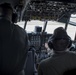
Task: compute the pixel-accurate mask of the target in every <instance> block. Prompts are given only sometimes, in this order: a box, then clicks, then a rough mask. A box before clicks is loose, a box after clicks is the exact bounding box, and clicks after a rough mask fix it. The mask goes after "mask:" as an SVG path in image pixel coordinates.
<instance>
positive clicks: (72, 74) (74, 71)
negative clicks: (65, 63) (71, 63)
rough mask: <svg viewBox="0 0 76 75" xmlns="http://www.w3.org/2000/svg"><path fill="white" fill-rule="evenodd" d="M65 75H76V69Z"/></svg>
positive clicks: (68, 71)
mask: <svg viewBox="0 0 76 75" xmlns="http://www.w3.org/2000/svg"><path fill="white" fill-rule="evenodd" d="M63 75H76V68H75V69H71V70H67V71H65V72H64V73H63Z"/></svg>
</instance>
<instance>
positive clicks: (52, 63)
mask: <svg viewBox="0 0 76 75" xmlns="http://www.w3.org/2000/svg"><path fill="white" fill-rule="evenodd" d="M71 44H72V41H71V38H70V37H69V36H68V34H67V32H66V31H65V29H64V28H63V27H58V28H56V29H55V30H54V33H53V35H52V36H51V37H50V39H49V41H48V45H49V48H50V49H53V55H52V56H51V57H49V58H47V59H44V60H42V61H41V62H40V63H39V66H38V75H63V73H64V72H65V71H66V70H70V69H74V68H76V54H75V53H73V52H70V51H68V50H67V49H68V48H69V47H70V46H71Z"/></svg>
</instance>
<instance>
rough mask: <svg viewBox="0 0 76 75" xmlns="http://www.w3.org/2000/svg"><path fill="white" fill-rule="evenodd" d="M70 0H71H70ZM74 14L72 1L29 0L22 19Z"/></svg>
mask: <svg viewBox="0 0 76 75" xmlns="http://www.w3.org/2000/svg"><path fill="white" fill-rule="evenodd" d="M71 1H72V0H71ZM71 14H76V4H75V3H74V2H72V3H71V2H70V0H67V2H66V1H65V0H64V1H61V0H60V1H59V0H31V1H30V2H29V3H28V5H27V8H26V9H25V11H24V13H23V16H22V20H55V21H58V20H59V19H61V17H63V16H64V17H66V18H68V17H69V16H70V15H71Z"/></svg>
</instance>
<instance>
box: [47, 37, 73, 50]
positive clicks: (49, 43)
mask: <svg viewBox="0 0 76 75" xmlns="http://www.w3.org/2000/svg"><path fill="white" fill-rule="evenodd" d="M55 40H58V39H55V38H54V37H53V36H51V37H50V38H49V39H48V47H49V48H50V49H53V48H54V47H53V42H54V41H55ZM67 41H68V47H67V48H70V47H71V45H72V40H71V38H70V37H69V36H68V38H67Z"/></svg>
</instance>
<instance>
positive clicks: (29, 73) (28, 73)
mask: <svg viewBox="0 0 76 75" xmlns="http://www.w3.org/2000/svg"><path fill="white" fill-rule="evenodd" d="M25 75H34V58H33V53H32V51H28V55H27V61H26V65H25Z"/></svg>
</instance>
